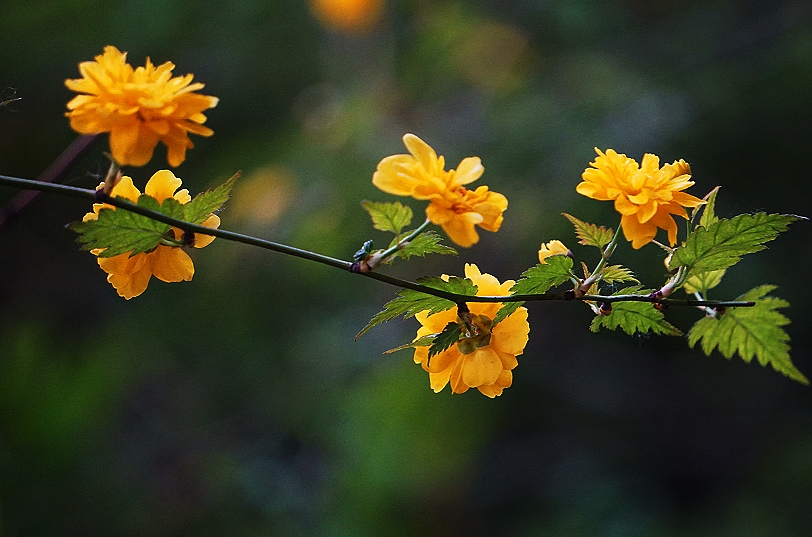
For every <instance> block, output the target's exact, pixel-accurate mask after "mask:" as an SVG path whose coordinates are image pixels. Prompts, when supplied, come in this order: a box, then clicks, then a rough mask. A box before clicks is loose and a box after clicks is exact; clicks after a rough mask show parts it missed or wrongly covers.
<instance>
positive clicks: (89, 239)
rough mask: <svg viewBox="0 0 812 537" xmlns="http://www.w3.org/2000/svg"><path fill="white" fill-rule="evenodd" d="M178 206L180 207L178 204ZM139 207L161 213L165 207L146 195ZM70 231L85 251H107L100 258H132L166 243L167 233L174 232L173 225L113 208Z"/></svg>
mask: <svg viewBox="0 0 812 537" xmlns="http://www.w3.org/2000/svg"><path fill="white" fill-rule="evenodd" d="M173 201H174V200H173ZM175 204H176V205H177V202H175ZM138 205H139V206H141V207H144V208H147V209H151V210H153V211H158V212H161V206H160V205H158V202H157V201H156V200H155V198H152V197H150V196H147V195H146V194H143V195H141V197H139V198H138ZM68 227H69V228H70V229H71V230H73V231H75V232H76V233H78V234H79V237H78V238H77V241H78V242H80V243H81V244H82V249H83V250H92V249H94V248H102V249H104V251H103V252H100V253H99V257H113V256H116V255H120V254H124V253H127V252H130V255H135V254H139V253H141V252H147V251H149V250H152V249H153V248H155V247H156V246H158V245H159V244H160V243H161V241H163V240H164V239H166V238H167V233H168V232H169V230H170V229H171V228H172V226H170V225H169V224H164V223H163V222H158V221H157V220H153V219H151V218H147V217H146V216H141V215H140V214H136V213H133V212H130V211H126V210H123V209H110V208H104V209H101V210H100V211H99V215H98V218H97V219H95V220H88V221H87V222H73V223H72V224H70V225H69V226H68Z"/></svg>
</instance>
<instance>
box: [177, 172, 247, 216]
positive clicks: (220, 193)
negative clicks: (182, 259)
mask: <svg viewBox="0 0 812 537" xmlns="http://www.w3.org/2000/svg"><path fill="white" fill-rule="evenodd" d="M239 177H240V174H239V172H238V173H235V174H234V175H233V176H232V177H231V178H230V179H229V180H228V181H226V182H225V183H223V184H222V185H220V186H218V187H215V188H213V189H211V190H207V191H205V192H201V193H200V194H198V195H197V196H195V197H194V199H193V200H192V201H190V202H189V203H187V204H185V205H179V206H180V207H182V208H183V215H182V216H178V215H175V214H170V213H166V214H170V216H175V217H176V218H180V219H182V220H186V221H187V222H191V223H193V224H200V223H202V222H204V221H205V220H206V219H207V218H208V217H209V215H210V214H212V213H214V212H217V211H218V210H220V208H221V207H222V206H223V204H224V203H225V202H226V201H228V198H229V196H230V195H231V189H232V188H233V187H234V183H235V182H236V181H237V179H238V178H239ZM166 201H168V200H166ZM166 201H165V202H164V203H166Z"/></svg>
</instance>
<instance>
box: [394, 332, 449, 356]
mask: <svg viewBox="0 0 812 537" xmlns="http://www.w3.org/2000/svg"><path fill="white" fill-rule="evenodd" d="M437 335H438V334H429V335H427V336H423V337H421V338H420V339H416V340H414V341H412V342H410V343H406V344H405V345H401V346H399V347H395V348H394V349H389V350H388V351H383V353H384V354H392V353H393V352H398V351H402V350H406V349H415V348H417V347H429V346H431V344H432V343H433V342H434V338H436V337H437Z"/></svg>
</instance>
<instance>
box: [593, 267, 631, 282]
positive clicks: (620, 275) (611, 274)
mask: <svg viewBox="0 0 812 537" xmlns="http://www.w3.org/2000/svg"><path fill="white" fill-rule="evenodd" d="M601 280H603V281H604V282H606V283H623V282H634V283H640V281H639V280H638V279H637V278H635V277H634V273H633V272H632V271H631V270H630V269H627V268H626V267H623V266H620V265H610V266H608V267H604V269H603V272H602V273H601Z"/></svg>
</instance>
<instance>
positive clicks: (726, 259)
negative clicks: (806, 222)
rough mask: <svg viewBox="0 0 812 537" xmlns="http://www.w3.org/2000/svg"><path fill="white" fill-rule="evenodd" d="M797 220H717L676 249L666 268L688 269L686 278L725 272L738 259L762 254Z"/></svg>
mask: <svg viewBox="0 0 812 537" xmlns="http://www.w3.org/2000/svg"><path fill="white" fill-rule="evenodd" d="M801 218H802V217H800V216H795V215H791V214H766V213H757V214H740V215H739V216H736V217H734V218H731V219H730V220H724V219H720V220H718V221H717V222H716V223H714V224H712V225H711V226H710V227H709V228H708V229H705V228H703V227H699V228H697V229H696V231H694V233H693V234H692V235H691V236H690V237H688V238H687V239H686V240H685V243H684V244H683V245H682V246H680V247H679V248H677V249H676V251H675V252H674V255H673V256H672V257H671V262H670V263H669V268H671V269H672V270H673V269H675V268H677V267H681V266H684V267H688V270H689V274H699V273H701V272H707V271H710V270H719V269H725V268H728V267H730V266H732V265H735V264H736V263H738V262H739V260H740V259H741V256H743V255H745V254H751V253H753V252H758V251H759V250H763V249H764V248H765V246H764V243H765V242H769V241H771V240H773V239H775V238H776V237H777V236H778V234H779V233H781V232H782V231H786V230H787V228H788V227H789V224H791V223H792V222H794V221H796V220H799V219H801Z"/></svg>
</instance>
